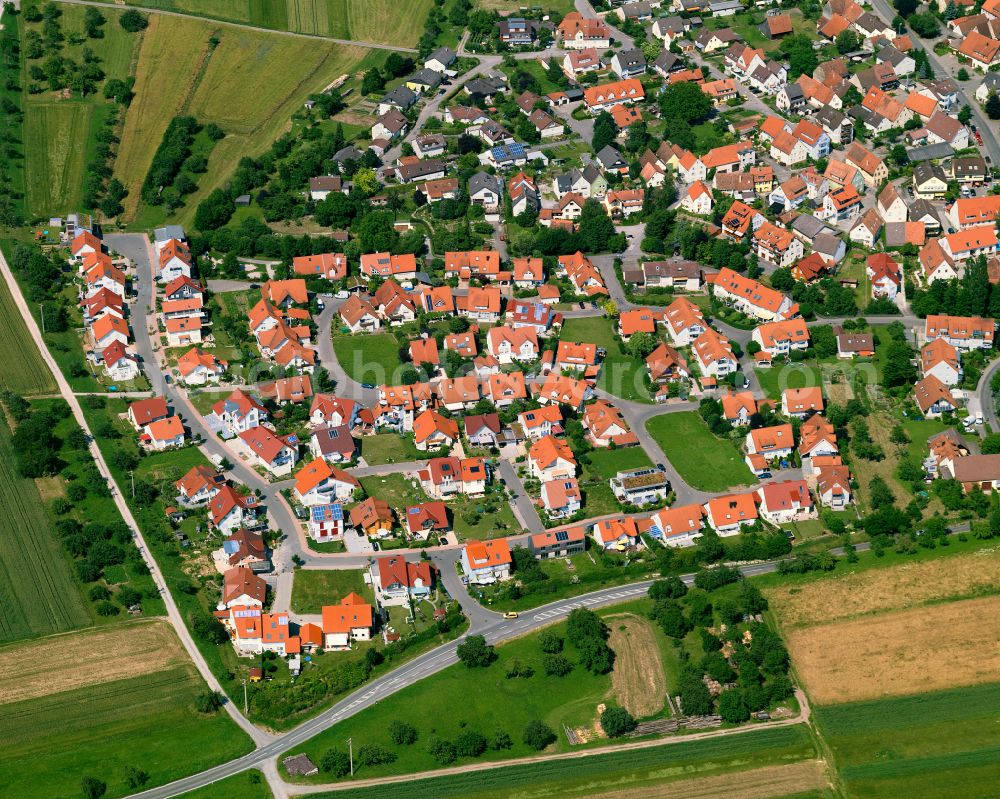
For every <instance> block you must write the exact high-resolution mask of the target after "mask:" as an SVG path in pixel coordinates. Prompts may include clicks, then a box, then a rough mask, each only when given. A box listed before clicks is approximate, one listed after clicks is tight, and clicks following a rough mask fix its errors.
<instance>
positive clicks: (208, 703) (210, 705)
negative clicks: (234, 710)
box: [194, 691, 224, 713]
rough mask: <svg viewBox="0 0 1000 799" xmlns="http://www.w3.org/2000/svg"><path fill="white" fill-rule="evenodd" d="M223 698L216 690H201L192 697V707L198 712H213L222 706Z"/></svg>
mask: <svg viewBox="0 0 1000 799" xmlns="http://www.w3.org/2000/svg"><path fill="white" fill-rule="evenodd" d="M223 699H224V697H223V696H222V694H220V693H219V692H218V691H202V692H201V693H200V694H198V695H197V696H196V697H195V698H194V707H195V710H197V711H198V712H199V713H214V712H215V711H217V710H218V709H219V708H220V707H222V702H223Z"/></svg>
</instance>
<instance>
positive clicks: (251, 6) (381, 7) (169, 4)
mask: <svg viewBox="0 0 1000 799" xmlns="http://www.w3.org/2000/svg"><path fill="white" fill-rule="evenodd" d="M560 1H561V2H565V0H560ZM135 5H139V6H145V7H146V8H159V9H163V10H167V11H178V12H183V13H186V14H194V15H197V16H202V17H212V18H215V19H221V20H227V21H230V22H236V23H242V24H245V25H252V26H255V27H260V28H270V29H272V30H279V31H292V32H294V33H305V34H310V35H313V36H329V37H333V38H335V39H352V40H354V41H360V42H376V43H379V44H396V45H400V46H401V47H412V46H413V45H415V44H416V42H417V39H419V38H420V34H421V33H422V32H423V29H424V20H425V19H426V17H427V12H428V11H429V10H430V7H431V0H416V2H415V3H410V4H408V5H407V6H406V13H400V7H399V5H398V4H396V3H394V2H392V1H391V0H139V2H138V3H136V4H135Z"/></svg>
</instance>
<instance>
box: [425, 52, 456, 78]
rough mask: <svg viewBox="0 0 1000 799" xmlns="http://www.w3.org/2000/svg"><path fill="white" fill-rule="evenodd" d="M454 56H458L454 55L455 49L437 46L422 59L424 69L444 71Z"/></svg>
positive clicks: (452, 62) (453, 60) (453, 59)
mask: <svg viewBox="0 0 1000 799" xmlns="http://www.w3.org/2000/svg"><path fill="white" fill-rule="evenodd" d="M456 58H458V56H456V55H455V51H454V50H452V49H451V48H450V47H439V48H438V49H437V50H435V51H434V52H433V53H431V54H430V55H429V56H427V58H426V60H425V61H424V67H425V68H426V69H433V70H434V71H435V72H444V71H445V70H447V69H448V67H450V66H451V65H452V64H454V63H455V59H456Z"/></svg>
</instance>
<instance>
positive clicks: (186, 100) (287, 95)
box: [115, 14, 369, 223]
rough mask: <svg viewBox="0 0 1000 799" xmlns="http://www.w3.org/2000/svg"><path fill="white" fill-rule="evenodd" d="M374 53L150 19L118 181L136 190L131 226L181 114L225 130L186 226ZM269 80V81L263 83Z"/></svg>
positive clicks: (129, 204) (185, 216)
mask: <svg viewBox="0 0 1000 799" xmlns="http://www.w3.org/2000/svg"><path fill="white" fill-rule="evenodd" d="M211 37H215V38H216V39H218V44H217V45H215V46H213V45H212V44H211V43H210V42H209V39H210V38H211ZM368 53H369V51H367V50H365V49H363V48H359V47H349V46H343V45H337V44H334V43H332V42H324V41H316V42H309V43H304V42H303V41H301V40H299V39H296V38H291V37H278V36H273V35H271V34H268V33H262V32H260V31H252V30H245V29H240V28H238V27H230V26H222V27H219V26H213V25H212V24H210V23H208V22H206V21H204V20H199V19H194V18H182V17H168V16H162V15H159V14H151V15H150V18H149V27H148V29H147V30H146V32H145V34H144V36H143V41H142V47H141V49H140V52H139V59H138V66H137V67H136V85H135V94H136V97H135V99H134V100H133V101H132V104H131V105H130V106H129V109H128V111H127V113H126V116H125V130H124V133H123V135H122V142H121V146H120V148H119V154H118V158H117V159H116V162H115V176H116V177H118V178H119V179H120V180H121V181H122V182H123V183H124V184H125V185H126V186H127V187H128V188H129V191H130V194H129V196H128V197H127V198H126V201H125V206H126V207H125V211H126V213H125V217H126V219H130V220H132V219H136V217H137V214H138V213H139V211H140V208H139V186H140V185H141V183H142V181H143V179H144V178H145V176H146V172H147V171H148V169H149V165H150V163H151V161H152V158H153V153H154V152H155V150H156V148H157V147H158V146H159V144H160V142H161V141H162V138H163V132H164V130H166V127H167V125H168V124H169V122H170V120H171V119H172V118H173V117H174V116H177V115H179V114H190V115H192V116H194V117H195V118H196V119H197V120H198V122H199V123H201V124H207V123H209V122H214V123H216V124H217V125H219V126H220V127H221V128H222V129H223V131H225V133H226V138H224V139H223V140H222V141H220V142H218V143H217V145H216V146H215V147H214V148H213V150H212V154H211V156H210V158H209V163H208V172H207V173H206V174H205V175H204V176H203V177H202V179H201V181H200V182H199V186H198V191H196V192H195V193H194V194H192V195H191V196H190V197H189V198H188V200H187V203H186V205H185V206H184V208H183V209H181V211H180V212H179V218H178V221H180V222H182V223H187V222H190V221H191V219H192V218H193V216H194V210H195V208H196V207H197V205H198V203H199V202H200V200H201V199H202V198H204V197H205V196H206V195H207V194H208V193H210V192H211V191H212V190H213V189H215V188H217V187H219V186H221V185H223V184H225V182H226V180H227V179H228V178H229V175H230V174H231V172H232V169H233V168H235V166H236V163H237V162H238V161H239V159H240V158H241V157H243V156H244V155H255V154H258V153H260V152H262V151H263V150H265V149H266V148H267V147H269V146H270V144H271V142H273V141H274V139H276V138H277V137H278V136H279V135H280V133H281V132H282V131H283V130H284V129H286V127H287V125H288V120H289V118H290V117H291V115H292V112H293V111H295V110H296V109H297V108H298V107H299V106H300V104H301V102H302V100H303V99H304V98H305V96H306V95H308V94H309V93H311V92H315V91H318V90H320V89H321V88H323V87H324V86H325V85H326V84H327V83H329V82H330V81H332V80H334V79H335V78H336V77H338V76H339V75H341V74H344V73H351V72H352V71H353V70H354V69H355V68H357V67H358V66H359V64H360V63H361V62H362V61H364V59H365V56H366V55H368ZM261 74H266V75H268V76H269V77H268V80H267V81H264V82H261V81H259V80H257V79H256V76H259V75H261ZM153 210H154V211H156V210H159V209H153ZM150 213H152V212H150ZM154 215H155V214H154ZM140 219H141V215H140Z"/></svg>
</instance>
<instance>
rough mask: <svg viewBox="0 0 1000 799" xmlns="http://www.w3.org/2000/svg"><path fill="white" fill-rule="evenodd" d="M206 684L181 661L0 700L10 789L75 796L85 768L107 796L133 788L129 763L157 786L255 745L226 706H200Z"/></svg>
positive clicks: (40, 796)
mask: <svg viewBox="0 0 1000 799" xmlns="http://www.w3.org/2000/svg"><path fill="white" fill-rule="evenodd" d="M203 690H205V684H204V682H202V680H201V678H200V677H199V676H198V675H197V673H196V672H195V670H194V667H181V668H172V669H170V670H164V671H158V672H155V673H153V674H147V675H145V676H142V677H137V678H133V679H125V680H119V681H116V682H109V683H105V684H103V685H98V686H90V687H87V688H81V689H77V690H73V691H64V692H60V693H53V694H50V695H48V696H45V697H36V698H34V699H31V700H28V701H23V702H14V703H10V704H6V705H0V739H2V740H3V741H4V747H3V752H2V753H0V773H2V774H3V775H4V776H3V783H4V787H3V793H4V795H6V796H17V797H20V798H21V799H53V797H66V798H67V799H68V798H69V797H74V798H75V797H78V796H82V795H83V794H82V793H81V788H80V781H81V779H82V777H83V776H85V775H86V776H93V777H96V778H97V779H100V780H103V781H104V782H106V783H107V786H108V792H107V794H106V796H108V797H117V796H123V795H126V794H130V793H134V790H131V789H129V788H128V787H127V785H126V783H125V770H126V768H127V767H129V766H134V767H136V768H140V769H142V770H143V771H145V772H147V773H148V774H149V783H148V785H149V786H153V785H160V784H163V783H165V782H170V781H172V780H175V779H178V778H180V777H183V776H185V775H187V774H192V773H195V772H198V771H201V770H203V769H206V768H208V767H210V766H213V765H216V764H217V763H221V762H223V761H225V760H229V759H231V758H234V757H239V756H240V755H243V754H245V753H247V752H249V751H250V750H251V749H252V748H253V747H252V744H251V742H250V739H249V738H248V737H247V736H246V735H245V734H244V733H243V732H241V731H240V730H239V729H238V728H237V727H236V726H235V725H234V724H233V723H232V721H231V720H230V719H229V717H228V716H227V715H226V714H225V713H224V712H223V711H219V712H217V713H214V714H211V715H202V714H199V713H197V712H196V711H195V709H194V699H195V696H196V695H197V694H198V693H199V692H200V691H203Z"/></svg>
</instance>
